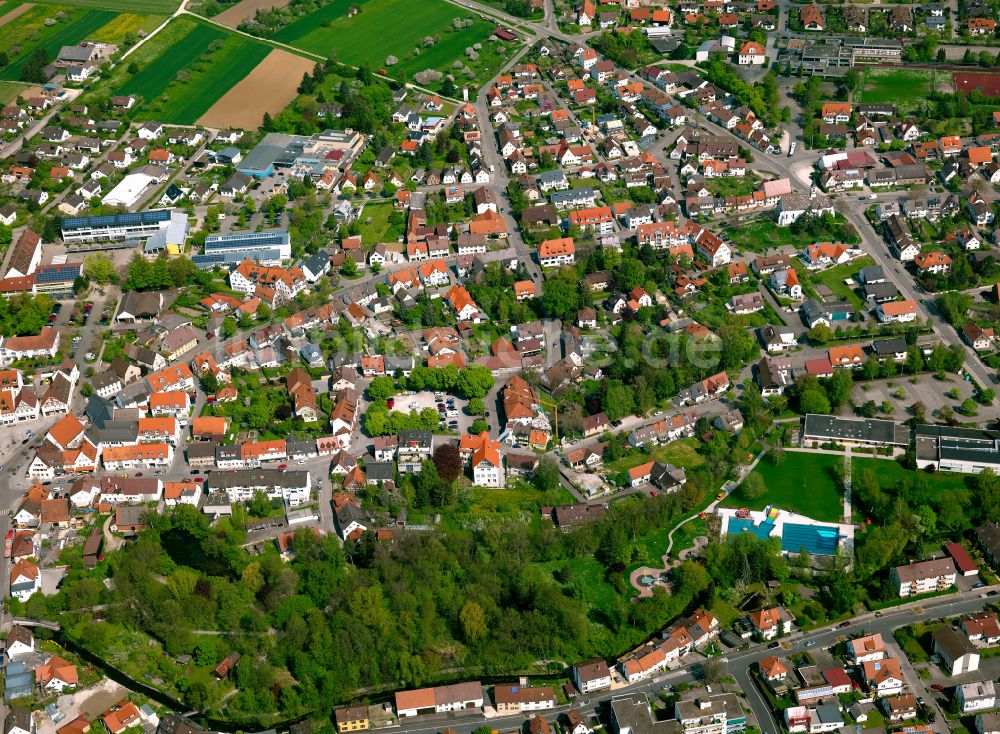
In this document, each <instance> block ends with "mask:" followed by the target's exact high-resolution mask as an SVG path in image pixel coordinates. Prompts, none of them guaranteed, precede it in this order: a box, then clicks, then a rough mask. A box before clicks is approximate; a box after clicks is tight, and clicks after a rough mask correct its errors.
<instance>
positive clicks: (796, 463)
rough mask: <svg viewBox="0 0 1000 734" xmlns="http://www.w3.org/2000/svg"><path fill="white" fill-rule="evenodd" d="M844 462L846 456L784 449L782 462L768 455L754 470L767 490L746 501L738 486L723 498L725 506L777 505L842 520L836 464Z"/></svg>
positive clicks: (753, 507)
mask: <svg viewBox="0 0 1000 734" xmlns="http://www.w3.org/2000/svg"><path fill="white" fill-rule="evenodd" d="M841 462H843V459H842V458H841V457H839V456H832V455H830V454H813V453H803V452H794V451H787V452H785V460H784V462H782V464H781V465H780V466H775V465H774V464H772V463H770V462H769V461H768V460H767V459H766V458H765V459H763V460H762V461H761V462H760V463H759V464H757V467H756V468H755V469H754V473H755V474H759V475H760V476H761V478H762V479H763V480H764V485H765V486H766V487H767V492H765V493H764V495H763V496H761V497H758V498H757V499H755V500H752V501H747V500H744V499H741V498H740V497H739V496H738V495H739V490H737V491H736V492H734V493H733V494H731V495H730V496H729V497H727V498H726V499H725V500H724V501H723V502H722V506H723V507H748V508H750V509H751V510H763V509H764V508H765V507H767V506H768V505H774V506H776V507H779V508H781V509H782V510H792V511H793V512H798V513H799V514H802V515H805V516H807V517H811V518H812V519H814V520H819V521H820V522H839V521H840V519H841V516H842V515H843V499H842V492H841V488H840V487H839V485H838V484H837V481H836V479H835V478H834V475H833V468H834V466H836V465H837V464H838V463H841Z"/></svg>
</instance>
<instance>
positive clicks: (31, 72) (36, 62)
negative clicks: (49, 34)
mask: <svg viewBox="0 0 1000 734" xmlns="http://www.w3.org/2000/svg"><path fill="white" fill-rule="evenodd" d="M48 64H49V52H48V51H46V50H45V47H44V46H37V47H36V48H35V50H34V51H33V52H32V54H31V56H29V57H28V60H27V61H25V62H24V66H22V67H21V81H22V82H31V83H33V84H44V83H45V82H47V81H48V80H49V77H48V75H47V74H46V73H45V67H46V66H48Z"/></svg>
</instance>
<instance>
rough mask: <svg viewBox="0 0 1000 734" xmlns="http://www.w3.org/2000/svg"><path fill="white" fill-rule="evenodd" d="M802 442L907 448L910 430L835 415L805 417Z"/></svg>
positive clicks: (900, 425) (893, 423)
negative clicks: (834, 442)
mask: <svg viewBox="0 0 1000 734" xmlns="http://www.w3.org/2000/svg"><path fill="white" fill-rule="evenodd" d="M802 440H803V441H837V442H839V443H850V444H862V445H865V446H898V447H900V448H908V447H909V445H910V429H909V428H908V427H906V426H905V425H903V424H902V423H895V422H893V421H884V420H875V419H872V418H839V417H837V416H835V415H819V414H817V413H808V414H807V415H806V420H805V426H804V428H803V431H802Z"/></svg>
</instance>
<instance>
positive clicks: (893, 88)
mask: <svg viewBox="0 0 1000 734" xmlns="http://www.w3.org/2000/svg"><path fill="white" fill-rule="evenodd" d="M935 89H937V91H939V92H950V91H951V87H950V84H949V76H948V72H936V71H930V70H927V69H892V70H889V69H868V70H866V71H865V77H864V83H863V91H862V93H861V99H860V100H859V101H860V102H865V103H869V104H894V105H896V106H897V107H899V108H900V111H907V110H911V109H913V108H914V107H916V106H917V104H918V103H920V102H921V101H922V100H925V99H927V97H928V95H929V94H930V93H931V92H932V91H934V90H935Z"/></svg>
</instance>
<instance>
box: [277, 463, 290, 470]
mask: <svg viewBox="0 0 1000 734" xmlns="http://www.w3.org/2000/svg"><path fill="white" fill-rule="evenodd" d="M278 468H279V469H287V468H288V464H278Z"/></svg>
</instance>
